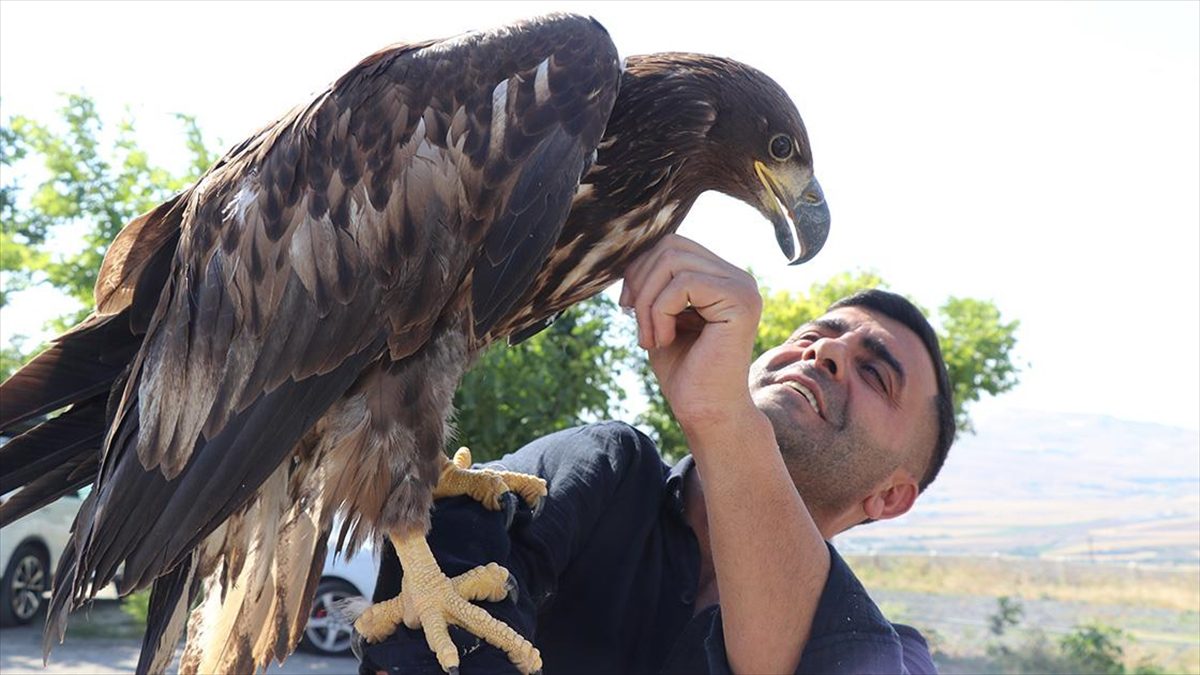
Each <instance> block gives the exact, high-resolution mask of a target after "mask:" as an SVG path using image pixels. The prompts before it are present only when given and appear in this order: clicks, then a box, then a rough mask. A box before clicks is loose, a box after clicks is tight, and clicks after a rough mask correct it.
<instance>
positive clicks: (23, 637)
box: [0, 622, 358, 675]
mask: <svg viewBox="0 0 1200 675" xmlns="http://www.w3.org/2000/svg"><path fill="white" fill-rule="evenodd" d="M139 648H140V641H139V640H136V639H113V638H94V637H80V636H68V637H67V640H66V642H64V643H63V644H61V645H58V646H56V647H55V648H54V653H53V654H51V655H50V664H49V665H48V666H47V667H46V668H44V669H43V668H42V629H41V624H40V622H38V623H35V625H33V626H24V627H19V628H4V629H0V673H3V674H4V675H17V674H19V673H23V674H30V675H31V674H33V673H37V674H38V675H47V674H48V673H55V674H56V675H57V674H59V673H62V674H64V675H84V674H87V675H92V674H97V675H101V674H102V675H108V674H110V673H132V672H133V671H134V668H135V667H136V666H137V659H138V651H139ZM178 658H179V657H178V654H176V659H178ZM168 672H175V665H174V664H172V666H171V667H170V668H168ZM357 672H358V661H356V660H355V659H354V658H353V657H349V658H329V657H324V656H313V655H311V654H305V653H304V652H297V653H295V654H292V655H291V656H289V657H288V659H287V661H286V662H285V663H284V664H283V665H282V666H280V665H276V664H272V665H271V667H269V668H267V673H270V674H274V675H352V674H353V673H357Z"/></svg>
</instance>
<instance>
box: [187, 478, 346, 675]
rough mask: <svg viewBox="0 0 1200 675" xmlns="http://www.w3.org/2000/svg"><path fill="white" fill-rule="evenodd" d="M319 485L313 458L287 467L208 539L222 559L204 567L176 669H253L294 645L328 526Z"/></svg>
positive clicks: (329, 516) (328, 513) (320, 563)
mask: <svg viewBox="0 0 1200 675" xmlns="http://www.w3.org/2000/svg"><path fill="white" fill-rule="evenodd" d="M323 484H324V480H323V472H322V471H321V469H320V468H319V467H316V466H315V465H314V464H313V463H312V462H311V459H310V460H307V461H302V462H300V463H298V465H294V466H290V467H289V466H288V465H284V466H283V467H280V469H279V470H278V471H277V472H276V473H275V474H273V475H272V476H271V478H269V479H268V480H267V482H266V483H264V484H263V486H262V488H261V489H260V492H259V495H258V496H257V497H256V498H255V500H254V501H252V502H251V504H250V506H249V507H248V508H247V509H246V510H245V511H243V512H242V513H240V514H239V515H236V516H234V517H233V518H231V519H230V520H229V521H227V523H226V527H224V528H222V529H221V530H219V531H217V532H214V533H213V534H212V535H210V536H209V538H208V539H207V540H206V543H205V547H206V548H209V549H215V550H219V551H220V556H221V557H222V560H223V561H224V562H225V563H226V564H214V563H213V562H210V563H209V564H208V565H207V567H208V570H209V571H208V573H207V574H206V575H205V576H204V578H203V582H202V583H203V584H204V600H203V601H202V602H201V604H200V605H199V606H198V607H197V608H196V609H195V610H193V612H192V616H191V618H190V619H189V621H188V631H187V632H188V639H187V646H186V648H185V650H184V654H183V657H182V658H181V660H180V664H179V672H180V673H181V675H184V674H187V673H211V672H251V671H258V670H260V669H264V668H266V666H267V664H268V663H270V662H271V661H272V660H275V661H279V662H282V661H283V660H284V658H286V657H287V655H288V654H290V653H291V652H292V650H294V649H295V647H296V644H297V643H298V642H299V641H300V637H301V635H302V634H303V632H304V627H305V625H306V623H307V621H308V616H309V611H310V609H311V607H312V598H313V594H314V593H315V591H316V586H317V582H318V581H319V579H320V576H321V571H322V569H323V567H324V564H325V552H326V542H327V539H328V536H329V532H330V530H331V520H332V511H333V510H332V509H331V508H329V504H328V503H327V500H326V499H325V497H324V494H323ZM237 553H241V554H244V557H241V556H239V555H236V554H237ZM231 560H233V561H238V563H239V564H237V565H236V566H231V565H229V564H228V563H229V562H230V561H231Z"/></svg>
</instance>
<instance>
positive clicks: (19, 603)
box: [0, 542, 50, 626]
mask: <svg viewBox="0 0 1200 675" xmlns="http://www.w3.org/2000/svg"><path fill="white" fill-rule="evenodd" d="M49 588H50V559H49V557H48V556H47V555H46V553H45V551H43V550H42V549H41V548H40V547H39V546H36V545H34V544H31V543H28V542H26V543H24V544H21V545H20V546H18V547H17V549H16V550H15V551H13V554H12V558H10V559H9V561H8V567H7V568H5V570H4V576H3V578H0V626H23V625H25V624H28V623H30V622H32V621H33V619H34V618H35V617H36V616H37V615H38V613H39V612H41V611H42V607H43V606H44V605H45V602H44V601H43V599H42V594H43V593H45V592H46V591H47V590H49Z"/></svg>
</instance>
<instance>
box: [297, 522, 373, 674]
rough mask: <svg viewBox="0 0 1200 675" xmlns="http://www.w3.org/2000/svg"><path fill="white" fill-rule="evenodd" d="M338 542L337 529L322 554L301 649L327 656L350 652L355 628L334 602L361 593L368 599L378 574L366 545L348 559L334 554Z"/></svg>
mask: <svg viewBox="0 0 1200 675" xmlns="http://www.w3.org/2000/svg"><path fill="white" fill-rule="evenodd" d="M336 544H337V528H336V527H335V528H334V535H333V536H332V537H330V541H329V553H328V554H326V556H325V569H324V571H322V572H321V580H320V582H319V583H318V584H317V592H316V595H315V596H313V606H312V613H311V614H309V617H308V626H306V627H305V629H304V637H302V638H301V639H300V648H301V649H303V650H304V651H307V652H313V653H316V654H326V655H330V656H345V655H348V654H350V638H351V637H352V632H353V630H354V627H353V626H352V625H351V624H350V623H349V622H348V621H346V619H345V618H343V617H342V615H341V613H340V612H338V611H337V610H336V609H335V607H334V603H335V602H337V601H338V600H342V599H344V598H352V597H354V596H356V595H361V596H362V597H364V598H367V599H368V600H370V599H371V595H372V594H373V593H374V592H375V577H376V575H377V574H378V573H379V561H378V560H377V559H376V557H375V551H374V550H373V549H372V547H371V546H370V545H369V544H367V545H364V546H363V547H362V549H360V550H359V551H358V552H357V553H356V554H354V556H353V557H351V558H350V559H349V560H346V559H344V558H342V557H341V556H337V557H336V558H335V557H334V554H333V549H334V546H335V545H336Z"/></svg>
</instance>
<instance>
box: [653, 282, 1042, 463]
mask: <svg viewBox="0 0 1200 675" xmlns="http://www.w3.org/2000/svg"><path fill="white" fill-rule="evenodd" d="M865 288H887V283H886V282H885V281H884V280H883V279H882V278H880V277H879V275H877V274H875V273H873V272H858V273H856V274H851V273H848V272H844V273H842V274H839V275H837V276H835V277H833V278H832V279H830V280H828V281H826V282H824V283H817V284H813V285H812V286H811V287H809V289H808V292H806V293H798V292H792V291H780V290H771V289H765V288H764V289H763V291H762V295H763V315H762V321H761V322H760V324H759V327H758V336H757V338H756V339H755V345H754V349H755V352H754V353H755V355H756V356H757V355H758V354H761V353H762V352H764V351H766V350H768V349H770V348H771V347H774V346H775V345H778V344H779V343H781V342H783V341H784V340H785V339H787V337H788V336H790V335H791V334H792V333H793V332H794V331H795V330H796V328H798V327H800V325H801V324H803V323H805V322H807V321H810V320H812V319H814V318H816V317H818V316H820V315H821V314H824V313H825V310H826V308H828V307H829V305H831V304H833V303H834V302H835V301H837V300H840V299H841V298H844V297H846V296H847V295H850V294H851V293H853V292H855V291H858V290H861V289H865ZM910 300H911V298H910ZM918 307H920V305H919V304H918ZM921 310H922V311H923V312H925V314H926V315H927V316H931V317H933V319H934V323H935V325H939V324H940V328H939V330H938V342H939V343H940V345H941V348H942V354H943V356H944V357H945V359H946V369H947V370H948V371H949V374H950V382H951V384H952V385H953V387H954V413H955V422H956V424H957V426H958V428H959V429H960V430H962V431H971V430H972V429H973V426H972V424H971V418H970V415H969V414H968V408H969V406H970V404H971V403H973V402H975V401H978V400H979V399H980V397H981V396H982V395H983V394H985V393H986V394H990V395H993V396H995V395H997V394H1000V393H1003V392H1006V391H1009V390H1010V389H1012V388H1013V387H1015V386H1016V385H1017V383H1018V381H1019V379H1018V372H1019V369H1018V367H1017V365H1016V364H1015V363H1014V362H1013V354H1012V352H1013V349H1014V347H1015V346H1016V341H1017V338H1016V331H1017V328H1018V327H1019V325H1020V322H1019V321H1015V320H1014V321H1007V322H1006V321H1004V320H1003V319H1002V318H1001V316H1000V310H999V309H997V308H996V306H995V305H994V304H992V303H991V302H988V301H985V300H977V299H974V298H955V297H951V298H949V299H947V300H946V301H945V302H944V303H943V304H942V306H941V307H939V308H938V311H937V313H936V314H931V313H930V312H929V311H928V310H927V309H926V308H924V307H921ZM639 372H640V373H641V374H642V376H643V379H642V382H643V387H644V393H645V395H646V398H647V400H648V406H647V410H646V412H645V413H643V414H642V415H641V416H640V417H639V419H638V421H639V423H641V424H643V425H646V426H648V427H650V428H651V429H652V430H653V432H654V434H655V435H656V436H657V437H658V440H659V447H660V448H662V449H663V453H664V454H665V455H667V456H669V457H679V456H681V455H682V454H683V453H685V452H686V451H687V441H686V439H684V437H683V433H682V432H681V431H680V430H679V426H678V425H677V424H676V423H675V419H674V417H673V416H672V415H671V411H670V407H669V406H668V405H667V402H666V401H665V400H664V399H663V398H662V395H661V394H660V393H659V391H658V388H657V385H656V384H655V382H654V379H653V377H651V373H650V368H649V365H648V364H647V363H646V362H645V360H644V359H643V360H642V363H641V365H640V371H639Z"/></svg>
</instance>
